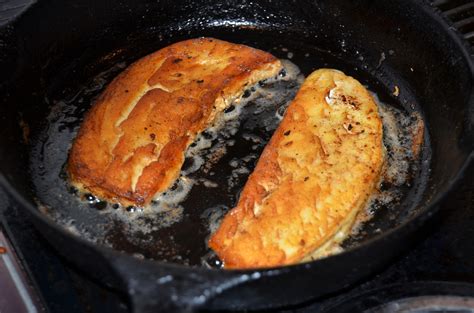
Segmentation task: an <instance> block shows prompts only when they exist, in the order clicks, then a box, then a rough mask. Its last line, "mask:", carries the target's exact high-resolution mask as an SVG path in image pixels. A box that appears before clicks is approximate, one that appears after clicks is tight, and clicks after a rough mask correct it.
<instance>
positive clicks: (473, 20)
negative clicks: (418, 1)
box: [431, 0, 474, 46]
mask: <svg viewBox="0 0 474 313" xmlns="http://www.w3.org/2000/svg"><path fill="white" fill-rule="evenodd" d="M431 5H432V6H434V7H436V8H438V9H439V10H441V11H442V12H443V13H444V14H445V15H446V17H448V19H450V20H451V21H452V22H453V26H454V27H455V28H457V30H458V31H459V32H460V33H461V35H462V36H463V37H464V39H466V40H467V41H468V42H469V43H470V44H471V46H474V2H473V1H472V0H434V1H433V2H431Z"/></svg>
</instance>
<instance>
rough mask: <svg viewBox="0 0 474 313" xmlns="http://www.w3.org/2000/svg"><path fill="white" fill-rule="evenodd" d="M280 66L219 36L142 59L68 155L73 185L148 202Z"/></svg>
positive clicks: (112, 88) (95, 110) (97, 107)
mask: <svg viewBox="0 0 474 313" xmlns="http://www.w3.org/2000/svg"><path fill="white" fill-rule="evenodd" d="M280 68H281V64H280V61H279V60H277V59H276V58H275V57H274V56H272V55H271V54H268V53H266V52H263V51H261V50H257V49H253V48H250V47H247V46H244V45H237V44H232V43H228V42H225V41H221V40H217V39H212V38H199V39H192V40H187V41H182V42H178V43H175V44H173V45H171V46H168V47H166V48H163V49H161V50H159V51H157V52H155V53H153V54H150V55H148V56H146V57H144V58H142V59H140V60H138V61H137V62H135V63H134V64H132V65H131V66H130V67H128V68H127V69H126V70H125V71H124V72H123V73H121V74H120V75H119V76H118V77H117V78H115V79H114V80H113V81H112V82H111V83H110V85H109V86H108V87H107V88H106V90H105V91H104V92H103V93H102V95H101V96H100V98H99V99H98V100H97V102H96V103H95V104H94V106H93V107H92V108H91V109H90V111H89V112H88V114H87V115H86V118H85V120H84V122H83V123H82V126H81V129H80V130H79V133H78V135H77V137H76V139H75V141H74V144H73V146H72V149H71V151H70V155H69V161H68V172H69V175H70V178H71V183H72V184H73V185H75V186H77V187H78V188H80V189H81V190H88V191H90V192H92V193H94V194H95V195H97V196H99V197H100V198H105V199H107V200H110V201H113V202H120V203H122V204H125V205H129V204H134V205H144V204H146V203H148V202H149V201H150V200H151V199H152V197H153V196H154V195H155V194H156V193H158V192H161V191H164V190H165V189H167V188H168V187H169V186H170V184H171V183H172V182H173V181H174V180H175V179H176V178H177V176H178V174H179V171H180V168H181V166H182V164H183V161H184V152H185V150H186V148H187V146H188V145H189V144H190V143H191V142H192V141H193V140H194V138H195V137H196V135H197V134H198V133H200V132H202V131H203V130H204V129H205V128H206V127H208V126H209V125H210V124H211V123H212V122H213V121H214V119H215V117H216V115H217V114H219V113H220V112H222V111H223V110H224V109H225V108H226V107H227V106H228V105H230V102H231V101H232V100H233V99H235V98H237V97H239V96H240V95H241V93H242V92H243V89H244V87H245V86H247V85H252V84H255V83H257V82H258V81H259V80H261V79H265V78H268V77H271V76H273V75H276V74H277V73H278V71H279V70H280Z"/></svg>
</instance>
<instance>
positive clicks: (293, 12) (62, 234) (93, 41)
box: [0, 0, 474, 312]
mask: <svg viewBox="0 0 474 313" xmlns="http://www.w3.org/2000/svg"><path fill="white" fill-rule="evenodd" d="M198 36H213V37H216V38H220V39H224V40H229V41H232V42H241V43H247V44H249V45H251V46H254V47H258V48H261V49H264V50H267V51H270V52H272V53H274V54H275V55H277V56H278V57H286V56H287V52H286V51H283V50H282V49H281V48H282V47H285V48H287V49H289V50H290V51H291V52H292V53H294V59H293V61H294V62H295V63H297V64H298V65H299V66H300V67H301V68H302V69H303V71H304V73H305V74H309V73H310V72H311V71H312V70H314V69H316V68H318V67H322V66H326V67H335V68H339V69H341V70H344V71H346V72H347V73H348V74H351V75H353V76H355V77H357V78H358V79H360V80H361V81H362V82H364V83H366V84H369V85H370V86H371V88H373V89H374V90H376V91H377V92H378V93H379V95H381V96H382V97H383V98H384V99H385V100H386V101H387V102H390V103H393V104H395V105H397V106H399V107H402V108H404V109H405V110H406V111H408V112H411V111H413V110H416V111H420V112H421V113H422V114H423V116H424V119H425V123H426V131H427V134H429V136H427V137H426V138H428V137H429V140H428V139H427V140H425V148H424V149H423V154H422V161H423V162H422V166H421V167H420V170H419V172H418V174H417V176H416V177H415V178H414V179H413V182H412V184H413V186H414V187H412V188H408V191H407V192H406V195H405V197H404V199H403V201H401V204H400V205H399V206H397V207H396V208H391V209H390V208H387V209H386V210H385V211H383V210H382V211H383V212H381V213H380V215H379V216H378V217H377V216H376V218H375V219H374V221H372V222H371V223H368V224H367V225H366V227H365V228H366V229H365V232H364V234H365V235H364V236H362V238H361V239H360V240H359V241H360V242H356V243H355V244H353V245H351V247H349V248H348V249H347V250H346V251H345V252H344V253H342V254H339V255H336V256H332V257H329V258H326V259H322V260H319V261H314V262H311V263H306V264H301V265H294V266H288V267H282V268H272V269H267V270H250V271H225V270H216V269H206V268H202V267H197V266H183V265H179V264H172V263H169V262H159V261H151V260H140V259H137V258H134V257H132V256H131V255H130V254H127V253H121V252H119V251H115V250H113V249H110V248H105V247H102V246H100V245H94V244H92V243H90V242H88V241H86V240H83V239H81V238H78V237H76V236H73V235H71V234H70V233H69V232H67V231H64V230H63V229H62V228H61V227H59V226H58V225H57V224H55V223H53V222H52V221H51V220H50V219H48V218H46V217H45V216H44V215H43V214H41V213H40V212H39V211H38V209H37V205H36V202H35V199H37V198H39V197H41V195H39V194H38V193H37V189H36V188H35V186H34V184H33V183H32V172H34V170H32V168H31V164H32V160H31V156H32V155H33V154H32V153H30V152H31V149H32V148H31V146H32V145H33V144H34V142H35V140H37V138H38V137H40V136H39V135H38V134H41V133H44V132H45V129H46V130H47V132H46V133H47V134H54V132H55V131H60V130H56V129H51V128H48V126H49V125H50V124H49V122H50V120H48V118H50V116H51V115H50V113H51V110H52V109H55V108H56V109H57V108H58V106H57V102H59V101H60V100H61V99H65V98H68V97H69V98H71V99H73V100H74V97H72V96H71V93H73V92H74V91H75V89H74V88H75V87H74V86H76V87H77V86H79V85H81V84H84V83H85V82H87V81H88V80H90V79H91V77H96V75H97V74H98V73H100V72H103V71H106V70H108V69H110V68H112V67H113V65H115V64H117V63H119V62H125V63H130V62H131V61H133V60H136V59H138V58H139V57H141V56H144V55H146V54H147V53H150V52H152V51H155V50H157V49H159V48H161V47H163V46H166V45H168V44H170V43H172V42H176V41H179V40H181V39H185V38H192V37H198ZM0 47H1V50H0V68H1V72H0V75H1V82H2V83H1V86H0V90H1V95H2V98H1V100H0V101H1V102H2V103H1V106H0V118H1V120H2V128H1V132H0V146H1V153H0V171H1V176H0V181H1V183H2V185H3V186H4V188H5V189H6V190H8V191H9V192H10V194H11V195H12V196H13V198H14V200H15V201H16V202H17V203H18V204H19V205H20V207H21V208H23V209H24V212H25V214H26V215H28V217H29V218H31V220H32V221H33V222H34V224H35V226H36V227H37V228H38V229H39V230H40V231H41V233H42V234H43V235H44V236H45V237H46V238H47V239H48V240H49V241H50V242H51V243H52V244H53V245H54V246H55V247H56V248H57V250H58V251H59V252H60V253H62V254H63V255H64V256H66V257H67V258H68V259H69V260H71V261H73V262H74V263H75V264H76V265H77V266H78V267H79V268H80V269H82V270H83V271H84V272H86V273H88V274H90V275H91V276H93V277H94V278H95V279H98V280H100V281H102V282H103V283H105V284H107V285H108V286H110V287H112V288H115V289H117V290H120V291H124V292H126V293H127V294H128V295H129V296H130V299H131V303H132V306H133V309H134V310H135V311H137V312H152V311H157V310H161V311H167V312H171V311H173V310H174V311H183V310H186V309H188V310H193V309H196V308H201V307H205V308H208V309H214V310H222V309H244V308H247V309H261V308H272V307H277V306H286V305H291V304H296V303H301V302H303V301H306V300H308V299H310V298H314V297H317V296H321V295H324V294H327V293H330V292H334V291H337V290H340V289H342V288H345V287H347V286H349V285H351V284H352V283H354V282H356V281H357V280H359V279H361V278H363V277H365V276H367V275H369V274H371V273H373V272H375V271H376V270H377V269H379V268H381V267H382V266H383V265H384V264H386V263H387V262H388V261H389V260H390V259H391V258H393V257H394V256H396V255H397V254H399V253H400V251H402V250H403V248H405V247H406V246H408V245H409V243H410V241H412V240H413V239H414V237H415V235H416V234H417V230H419V228H420V226H421V225H422V224H423V223H424V222H425V221H426V220H427V219H428V218H429V217H430V216H431V215H433V214H434V213H435V212H436V210H437V207H438V205H439V202H440V200H442V199H443V198H445V197H446V194H447V192H448V191H449V190H450V189H452V188H453V186H454V184H455V183H456V181H458V180H459V178H460V177H461V175H462V172H463V170H464V168H465V167H466V166H467V164H468V162H469V160H470V159H472V155H473V154H472V151H473V145H474V138H473V137H474V131H473V111H474V94H473V90H474V89H473V88H474V82H473V73H474V65H473V62H472V60H471V59H470V55H469V53H470V51H469V48H468V47H467V46H466V45H465V44H464V43H463V42H462V41H461V40H460V39H459V38H458V36H457V34H456V33H455V32H454V31H453V29H452V27H450V26H448V24H447V23H446V22H445V21H444V20H443V19H442V18H441V17H440V15H439V14H438V13H436V12H434V11H433V10H432V8H430V7H429V6H428V5H427V4H425V3H423V2H419V1H406V0H397V1H395V0H394V1H383V2H382V1H345V0H332V1H272V2H269V1H259V2H258V3H257V2H251V1H243V0H239V1H220V2H217V3H211V2H209V3H208V2H206V1H125V0H121V1H113V2H108V1H102V2H98V1H86V0H80V1H75V2H74V3H68V2H65V1H59V0H50V1H39V2H37V3H35V4H34V5H33V6H32V7H30V8H29V9H28V10H27V11H26V13H24V14H23V15H22V16H21V17H20V18H18V19H17V20H16V21H15V22H14V23H12V24H11V25H9V26H6V27H4V28H3V29H2V30H1V33H0ZM275 47H276V48H277V49H273V48H275ZM306 54H308V55H309V56H310V57H305V55H306ZM395 86H398V87H399V89H400V94H399V96H398V97H395V96H393V95H391V94H392V91H393V90H394V87H395ZM98 92H99V90H96V93H98ZM73 100H71V101H69V102H67V101H66V102H65V103H66V108H69V109H70V111H72V112H73V113H74V114H75V115H82V113H83V110H84V108H83V106H82V107H81V106H80V105H79V104H77V103H75V102H74V101H73ZM43 149H44V150H45V151H47V152H48V153H49V154H50V155H51V154H53V155H54V154H58V155H64V154H67V151H61V150H60V149H58V150H54V149H57V147H54V146H44V147H43ZM33 163H35V162H33ZM44 165H45V166H46V165H47V164H44ZM42 169H44V168H43V167H41V165H39V168H37V169H36V170H40V171H41V170H42ZM59 174H60V173H58V175H59ZM56 187H57V186H55V185H53V184H52V185H51V190H54V189H55V188H56ZM196 201H198V200H196ZM199 203H201V204H202V203H205V201H204V200H201V202H199V201H198V202H197V205H199ZM67 205H68V203H64V205H59V206H58V207H57V209H59V210H61V209H63V207H64V208H65V207H67ZM91 223H93V221H91ZM173 227H174V226H173ZM376 229H380V230H382V231H381V232H377V231H375V230H376ZM189 237H190V238H189V240H188V241H189V244H190V245H192V244H193V243H194V244H195V242H196V241H193V240H194V238H193V236H192V234H191V236H189ZM201 239H202V238H200V241H199V244H196V245H200V244H201V245H202V240H201ZM124 250H126V249H124Z"/></svg>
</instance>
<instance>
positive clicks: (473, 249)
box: [0, 165, 474, 313]
mask: <svg viewBox="0 0 474 313" xmlns="http://www.w3.org/2000/svg"><path fill="white" fill-rule="evenodd" d="M472 177H474V165H471V166H470V168H469V169H468V170H467V171H466V174H465V178H464V180H463V182H462V183H461V184H459V186H458V188H456V190H454V191H453V192H452V193H451V195H450V196H449V198H448V199H449V200H447V201H445V202H444V203H443V204H442V206H441V210H440V212H439V214H437V215H436V216H434V218H433V219H432V220H431V221H430V223H429V225H428V227H427V231H426V232H427V234H426V237H425V238H426V239H422V240H420V241H419V242H407V245H414V247H413V248H411V249H409V252H408V253H407V254H405V255H402V256H401V257H399V259H397V260H395V261H394V262H393V263H392V264H391V265H390V266H389V267H387V268H386V269H385V270H383V271H382V272H380V273H378V274H377V275H375V276H373V277H370V278H369V279H367V280H366V281H364V282H362V283H361V284H359V285H357V286H356V287H353V288H350V289H347V290H343V291H342V292H340V293H338V294H334V295H332V296H329V297H326V298H323V299H315V300H313V301H311V302H308V303H303V304H301V305H298V306H295V307H291V308H284V309H281V310H279V311H275V312H285V313H290V312H292V313H303V312H304V313H306V312H363V311H364V310H366V309H369V308H373V307H379V306H383V305H387V303H389V302H390V301H393V300H397V299H400V298H406V297H408V298H410V297H419V296H424V297H425V298H421V300H423V299H426V296H430V295H431V296H433V295H435V296H436V298H435V299H437V301H440V300H441V299H442V298H440V297H439V296H440V295H450V296H458V297H464V296H471V297H474V240H473V238H474V180H473V179H472ZM0 194H1V197H0V207H1V209H0V210H2V211H3V214H4V219H3V220H4V225H3V230H4V232H5V233H6V234H7V236H8V237H9V238H10V240H11V244H12V246H13V247H14V249H15V251H16V252H17V254H18V256H19V259H20V260H21V263H22V265H23V267H24V270H25V273H26V274H27V275H28V276H29V281H30V284H32V288H31V289H32V290H33V298H38V299H37V300H38V303H40V304H39V307H40V310H39V311H41V310H45V311H48V312H52V313H53V312H58V313H59V312H61V313H62V312H71V313H72V312H78V313H79V312H128V311H129V308H128V304H127V298H126V296H124V295H119V294H116V293H115V292H113V291H112V290H109V289H107V288H104V287H103V286H101V285H100V284H99V283H97V282H94V281H92V280H90V279H89V278H88V277H87V275H85V274H84V273H81V272H79V271H78V270H77V269H75V268H74V266H72V265H71V264H70V263H69V262H68V261H67V260H65V259H64V258H62V257H60V256H59V255H58V254H57V253H56V252H55V251H54V249H53V248H52V247H51V246H50V245H49V243H48V242H46V240H45V239H43V238H42V236H41V235H40V234H39V233H38V232H37V231H36V229H35V228H34V227H33V226H32V225H31V224H30V222H29V221H28V220H27V219H25V218H24V217H23V216H22V214H21V212H20V211H19V210H17V208H16V207H15V206H13V205H11V204H10V203H9V202H8V200H7V199H6V197H5V194H3V193H0ZM0 297H1V296H0ZM445 300H446V301H448V302H449V303H451V302H450V301H452V300H453V299H451V298H446V299H445ZM454 300H455V299H454ZM458 300H460V301H461V302H463V301H464V302H465V301H468V302H469V301H472V299H471V300H470V299H465V298H459V299H458ZM422 303H423V302H422ZM471 304H472V303H471ZM391 305H392V304H391ZM402 305H403V303H396V304H395V306H396V307H398V308H400V307H401V306H402ZM392 306H393V305H392ZM41 307H42V308H41ZM385 309H386V308H385ZM389 309H390V308H389ZM389 309H387V310H385V311H383V310H382V311H381V312H395V311H390V310H389ZM272 312H273V311H272ZM367 312H370V311H367ZM374 312H375V311H374ZM420 312H429V311H420ZM443 312H444V311H443ZM446 312H447V311H446ZM453 312H471V311H468V310H464V311H462V310H458V311H453ZM473 312H474V311H473Z"/></svg>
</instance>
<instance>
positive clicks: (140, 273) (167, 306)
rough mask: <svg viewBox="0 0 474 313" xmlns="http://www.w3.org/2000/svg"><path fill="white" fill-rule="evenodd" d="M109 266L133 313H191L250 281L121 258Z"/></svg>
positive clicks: (230, 274) (228, 273)
mask: <svg viewBox="0 0 474 313" xmlns="http://www.w3.org/2000/svg"><path fill="white" fill-rule="evenodd" d="M110 263H111V264H112V265H113V267H114V269H115V271H116V273H117V274H118V276H119V277H120V278H121V280H122V282H123V289H126V290H127V291H128V295H129V297H130V301H131V305H132V311H133V312H134V313H152V312H153V313H155V312H169V313H176V312H185V313H192V312H195V311H196V310H198V309H200V308H202V307H203V306H204V305H205V304H206V303H208V302H209V301H210V300H211V299H212V298H214V297H215V296H217V295H218V294H220V293H222V292H223V291H225V290H227V289H230V288H233V287H235V286H237V285H240V284H242V283H244V282H246V281H248V280H249V279H250V278H251V276H250V275H245V274H243V275H241V274H238V273H237V272H232V271H219V270H207V269H203V268H191V267H183V266H177V265H173V264H162V263H156V262H152V261H148V260H138V259H135V258H133V257H129V256H124V255H121V256H118V257H117V255H115V258H111V259H110Z"/></svg>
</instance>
